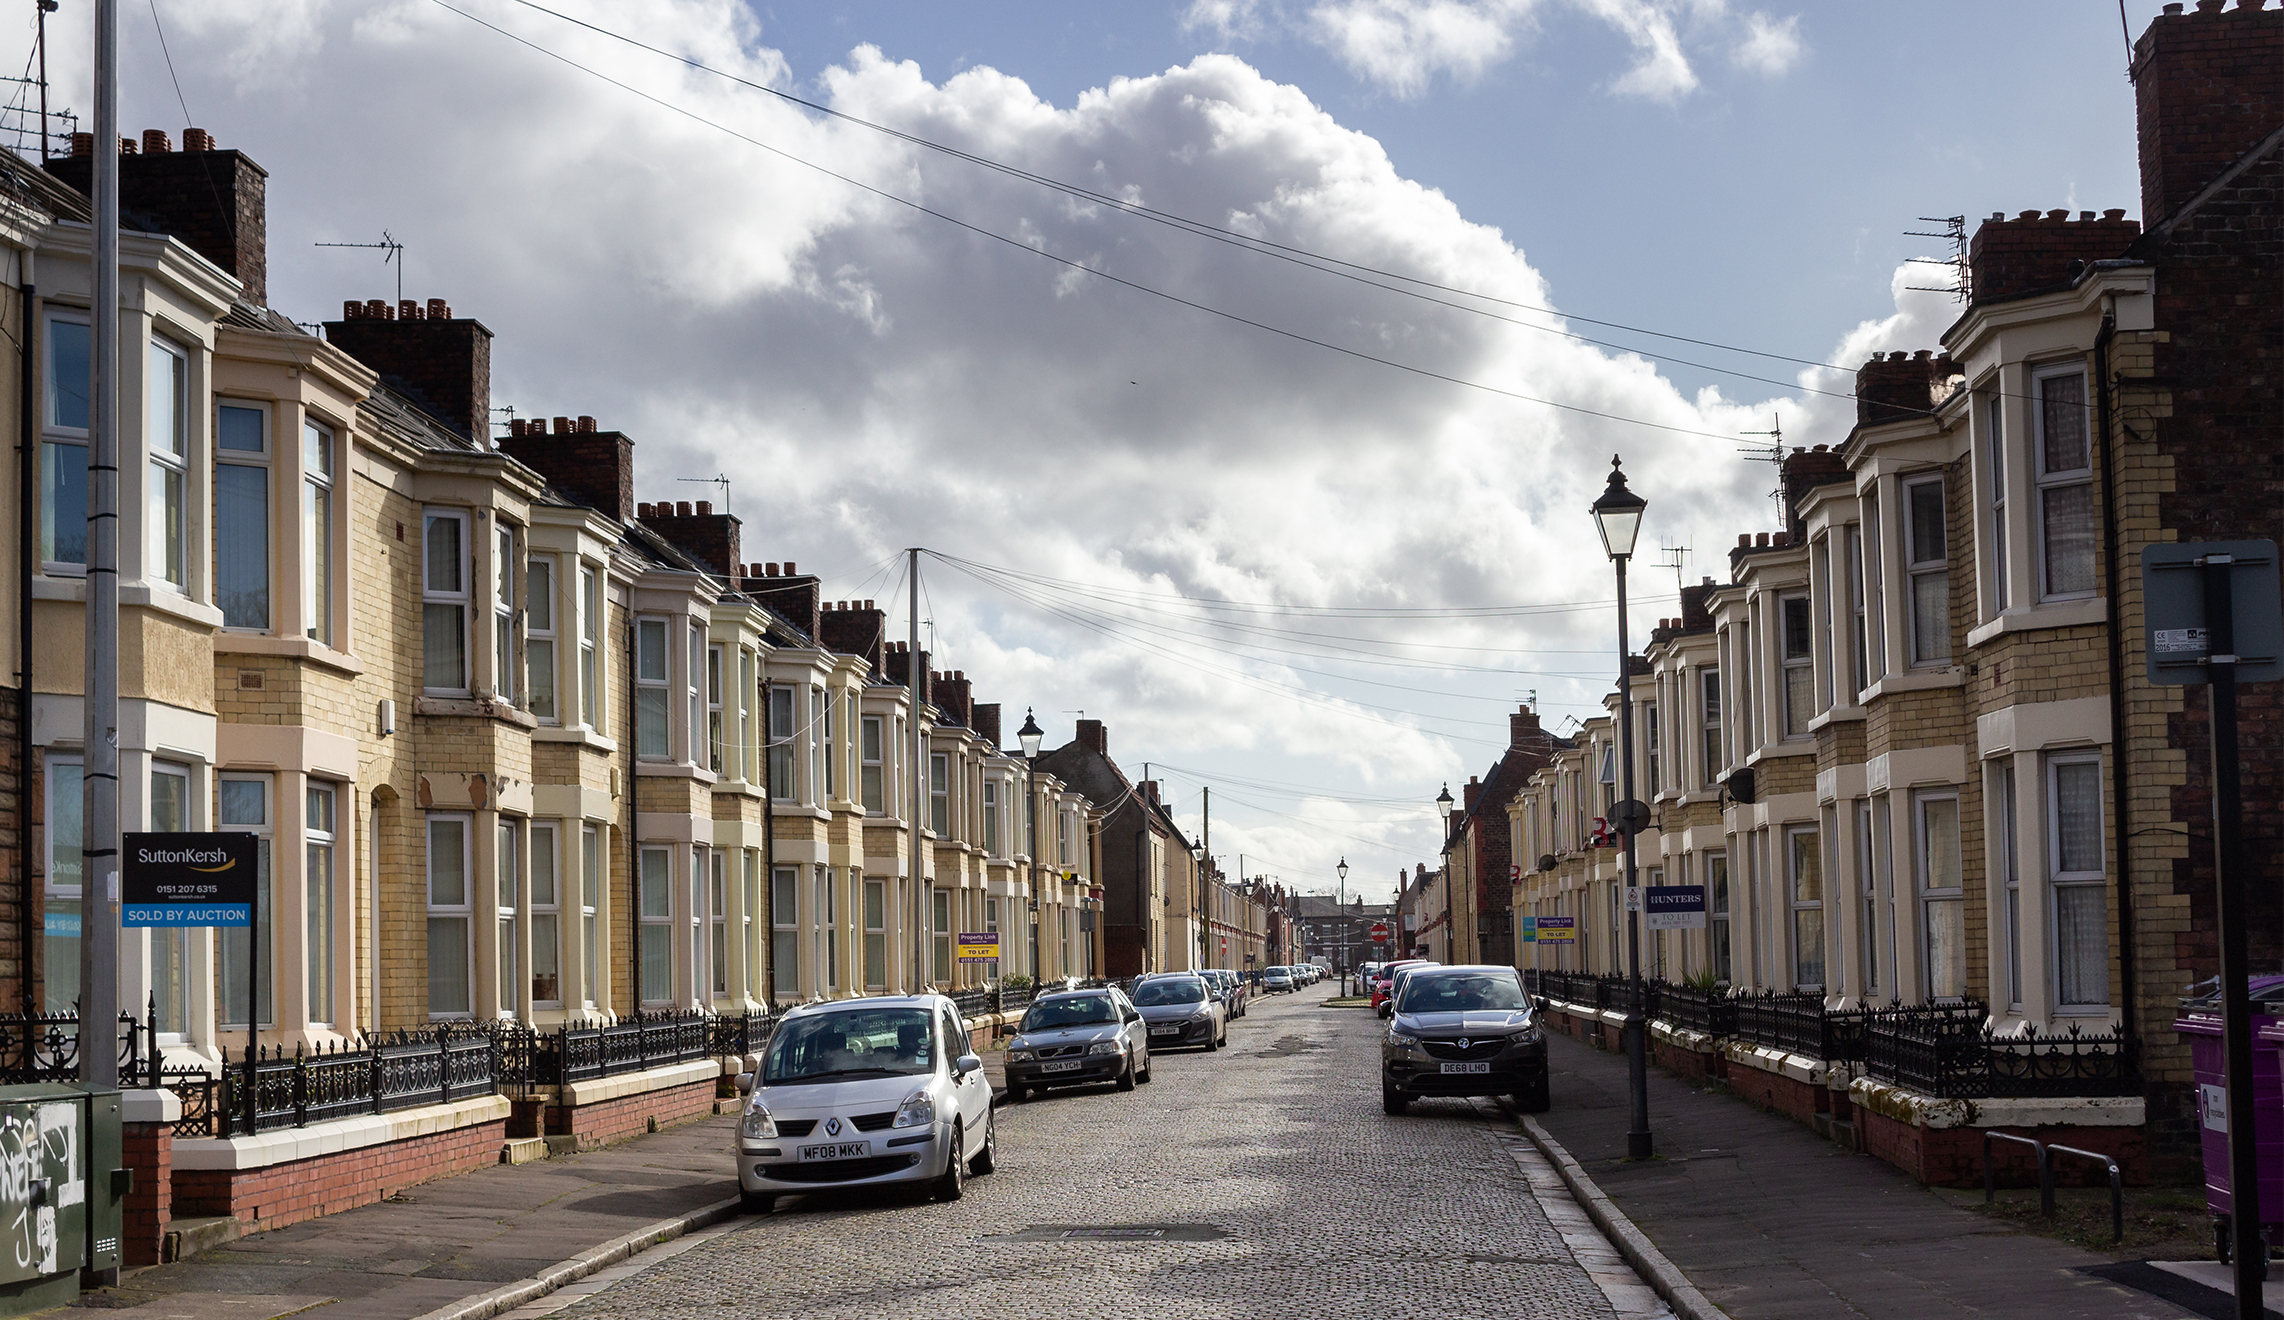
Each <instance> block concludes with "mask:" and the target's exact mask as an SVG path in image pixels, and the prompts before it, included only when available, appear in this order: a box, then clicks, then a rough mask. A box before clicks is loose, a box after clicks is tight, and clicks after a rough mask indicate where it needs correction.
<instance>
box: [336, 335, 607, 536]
mask: <svg viewBox="0 0 2284 1320" xmlns="http://www.w3.org/2000/svg"><path fill="white" fill-rule="evenodd" d="M445 311H446V312H447V314H449V313H450V311H451V309H450V308H446V309H445ZM362 324H365V325H370V324H372V322H371V321H365V322H362ZM428 324H430V325H435V324H436V321H435V320H434V318H431V319H430V320H429V322H428ZM453 324H459V323H458V322H454V323H453ZM466 324H468V325H475V324H476V323H475V322H474V321H469V322H466ZM477 328H478V329H482V327H481V326H478V327H477ZM484 335H485V338H486V339H487V340H488V339H489V338H490V337H491V332H490V331H488V330H487V331H485V332H484ZM500 452H501V453H503V454H506V455H507V456H508V457H510V458H513V459H515V460H516V461H517V462H519V463H522V464H524V465H525V466H526V467H529V468H530V469H532V470H533V471H534V472H537V473H538V474H539V475H540V476H542V477H545V478H547V484H548V485H550V486H553V487H555V488H556V489H557V490H559V491H561V492H563V493H564V494H566V495H568V496H570V497H571V498H572V499H575V500H577V501H579V502H580V503H581V504H584V505H586V506H587V507H588V508H590V509H594V510H596V511H598V512H600V513H603V514H607V515H608V516H610V517H612V518H616V519H617V520H619V521H620V522H622V523H631V522H633V521H634V519H635V502H634V441H633V440H632V439H630V438H628V436H627V435H626V433H625V432H623V431H599V430H597V429H595V419H594V418H592V417H579V418H571V417H558V418H556V419H555V429H554V431H553V432H552V433H550V432H549V431H548V424H547V419H546V418H543V417H534V418H532V419H531V420H530V421H528V422H526V421H523V420H521V419H518V420H517V421H515V422H513V423H511V424H510V425H509V427H508V436H507V438H506V439H504V440H502V441H500Z"/></svg>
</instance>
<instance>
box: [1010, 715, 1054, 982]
mask: <svg viewBox="0 0 2284 1320" xmlns="http://www.w3.org/2000/svg"><path fill="white" fill-rule="evenodd" d="M1046 736H1047V731H1046V730H1045V729H1042V728H1040V727H1039V721H1038V720H1036V719H1034V718H1032V715H1031V708H1030V707H1029V706H1025V707H1024V708H1023V727H1022V728H1020V729H1017V730H1016V731H1015V738H1016V741H1018V742H1020V743H1022V744H1023V764H1024V789H1023V818H1024V820H1025V821H1027V822H1028V823H1029V825H1030V829H1029V831H1028V833H1029V835H1030V851H1031V993H1033V994H1037V993H1038V992H1039V744H1040V742H1041V741H1043V740H1044V739H1045V738H1046Z"/></svg>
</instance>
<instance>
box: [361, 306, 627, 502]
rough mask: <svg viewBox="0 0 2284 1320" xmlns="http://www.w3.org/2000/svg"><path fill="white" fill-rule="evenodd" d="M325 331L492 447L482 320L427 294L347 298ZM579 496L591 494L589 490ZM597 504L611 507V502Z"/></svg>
mask: <svg viewBox="0 0 2284 1320" xmlns="http://www.w3.org/2000/svg"><path fill="white" fill-rule="evenodd" d="M400 312H402V313H406V314H405V315H399V313H400ZM325 338H326V339H327V340H328V341H330V342H331V343H332V344H333V346H334V347H336V348H338V349H340V350H341V351H342V352H344V353H347V354H348V355H349V356H351V357H353V358H355V359H357V360H358V361H359V362H362V363H364V364H365V365H366V366H368V367H371V368H372V369H373V370H374V371H375V372H377V373H378V374H379V375H380V378H381V379H382V380H383V381H385V382H387V383H388V386H389V388H391V389H393V390H395V391H397V392H398V393H399V394H402V395H404V396H405V397H406V398H408V399H410V400H412V401H413V402H414V403H416V404H419V405H420V406H421V408H423V409H424V410H426V411H427V412H428V414H429V415H430V416H432V417H434V418H436V420H438V421H440V422H442V423H444V424H445V425H446V426H449V427H451V428H452V429H453V430H455V431H458V432H459V433H460V434H461V435H462V436H464V437H466V438H467V440H468V441H469V442H470V443H471V444H474V445H476V446H477V447H478V448H489V447H490V446H491V443H492V332H491V331H490V330H487V329H485V328H484V323H483V322H481V321H478V320H475V319H473V318H469V317H454V316H453V315H452V308H451V307H450V306H449V305H448V304H447V303H446V302H445V301H444V300H443V299H442V298H431V299H429V300H428V305H427V307H426V308H425V309H423V308H422V307H421V306H420V305H419V304H417V303H414V302H412V301H411V300H409V299H408V300H406V301H405V302H404V303H403V304H402V305H401V306H400V307H391V306H390V305H389V304H388V303H386V302H383V301H381V300H380V299H378V298H376V299H373V300H372V301H369V302H362V303H359V302H350V303H345V304H343V306H342V319H341V320H338V321H327V322H326V323H325ZM559 420H561V419H559ZM509 452H511V453H513V452H514V451H512V450H511V451H509ZM515 456H516V457H517V458H521V459H523V461H524V462H526V463H529V464H531V466H532V467H534V468H536V469H538V470H539V472H540V473H541V474H542V475H545V476H547V478H548V480H549V481H554V480H555V478H554V475H553V474H552V473H550V472H549V471H548V469H547V467H545V466H543V465H542V464H540V463H537V462H533V461H532V460H531V459H529V458H525V457H524V455H523V454H520V453H518V454H516V455H515ZM629 480H630V482H631V480H632V472H631V469H630V472H629ZM556 484H557V485H559V486H564V489H565V490H567V491H570V490H571V489H572V488H571V487H569V486H567V485H564V483H561V482H557V483H556ZM630 490H631V485H630ZM572 493H574V494H580V492H577V491H572ZM580 497H581V498H582V499H585V498H587V497H586V496H585V495H584V494H580ZM590 502H592V501H590ZM632 503H633V501H632V500H631V499H630V500H629V501H628V504H629V506H630V507H629V508H628V510H627V511H626V512H624V513H620V514H618V515H617V517H618V519H619V521H621V522H625V521H626V520H627V517H628V516H629V514H631V513H632V512H633V510H632V507H631V506H632ZM595 507H596V508H599V509H602V510H604V511H605V512H606V513H607V512H610V511H611V506H609V505H604V504H596V505H595Z"/></svg>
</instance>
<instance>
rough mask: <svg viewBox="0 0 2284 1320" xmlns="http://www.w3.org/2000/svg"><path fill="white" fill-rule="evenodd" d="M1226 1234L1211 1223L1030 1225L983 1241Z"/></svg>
mask: <svg viewBox="0 0 2284 1320" xmlns="http://www.w3.org/2000/svg"><path fill="white" fill-rule="evenodd" d="M1228 1236H1229V1234H1228V1233H1227V1232H1226V1231H1224V1230H1222V1229H1219V1228H1216V1227H1214V1226H1213V1225H1211V1224H1033V1225H1031V1226H1030V1227H1029V1228H1025V1229H1021V1230H1019V1231H1017V1232H1013V1233H999V1234H994V1235H992V1236H990V1237H987V1238H985V1239H984V1241H986V1242H1215V1241H1219V1240H1220V1239H1222V1238H1225V1237H1228Z"/></svg>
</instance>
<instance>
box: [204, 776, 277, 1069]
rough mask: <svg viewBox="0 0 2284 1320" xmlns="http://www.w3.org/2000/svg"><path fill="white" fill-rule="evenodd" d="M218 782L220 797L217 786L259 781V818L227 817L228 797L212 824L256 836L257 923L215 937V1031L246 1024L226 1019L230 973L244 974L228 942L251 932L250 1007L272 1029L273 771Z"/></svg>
mask: <svg viewBox="0 0 2284 1320" xmlns="http://www.w3.org/2000/svg"><path fill="white" fill-rule="evenodd" d="M218 781H219V783H218V786H217V788H216V790H215V796H216V798H217V800H218V801H220V799H222V798H223V797H224V794H223V791H222V789H221V787H220V785H223V784H256V785H259V786H260V787H261V790H262V792H261V808H262V813H261V814H262V818H261V820H260V821H258V822H249V821H233V820H230V819H229V811H228V805H229V804H228V803H227V802H226V801H220V806H221V808H222V809H221V810H218V811H217V812H216V813H215V826H214V828H216V829H218V830H221V831H223V832H224V833H228V834H251V835H253V836H255V856H256V861H255V878H254V883H255V886H256V898H255V912H256V915H255V921H256V923H257V924H256V928H255V929H253V930H251V931H248V930H246V928H245V927H242V926H241V927H237V928H234V929H233V928H225V929H224V930H222V931H221V932H219V934H220V937H221V938H219V939H217V940H216V941H215V950H216V957H217V958H219V959H220V960H221V963H222V981H221V986H222V990H223V994H222V996H221V1002H220V1003H218V1004H216V1005H215V1015H216V1016H217V1017H220V1018H223V1019H225V1020H224V1021H221V1022H218V1023H216V1024H215V1027H216V1030H218V1031H244V1030H245V1029H246V1023H245V1021H244V1020H243V1019H241V1020H239V1021H236V1022H232V1021H228V1020H227V1019H228V1017H229V1016H230V1007H231V1005H230V995H229V982H230V980H231V979H232V978H234V977H241V976H244V975H245V973H246V950H244V949H237V948H232V947H230V946H232V945H234V944H238V943H242V942H244V941H245V940H246V939H247V938H248V937H249V936H250V937H251V938H252V939H253V940H254V942H255V945H256V947H257V948H258V950H259V951H258V953H257V954H256V956H257V957H258V958H259V960H260V965H259V968H258V970H257V971H256V972H255V976H256V977H257V978H258V979H257V980H256V982H255V985H254V1003H253V1006H252V1012H253V1013H254V1014H255V1015H257V1016H259V1017H261V1018H262V1021H261V1023H260V1025H261V1026H264V1027H269V1028H273V1029H274V1028H275V1027H276V1026H277V1025H278V993H277V985H278V977H277V969H278V941H277V901H276V900H277V881H276V876H277V859H276V856H275V840H276V835H277V796H278V787H277V776H276V775H274V774H271V773H269V772H268V771H258V772H246V771H225V772H224V773H223V774H221V775H220V776H218ZM265 936H266V938H265ZM265 987H267V990H268V993H269V996H270V1002H269V1003H268V1005H267V1006H266V1007H267V1010H268V1011H267V1013H266V1014H265V1013H264V1011H263V1010H264V1008H265V1006H264V1005H263V1004H262V1002H261V996H262V994H263V991H264V988H265Z"/></svg>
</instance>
